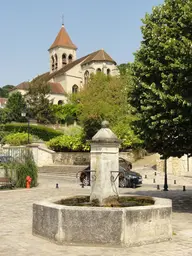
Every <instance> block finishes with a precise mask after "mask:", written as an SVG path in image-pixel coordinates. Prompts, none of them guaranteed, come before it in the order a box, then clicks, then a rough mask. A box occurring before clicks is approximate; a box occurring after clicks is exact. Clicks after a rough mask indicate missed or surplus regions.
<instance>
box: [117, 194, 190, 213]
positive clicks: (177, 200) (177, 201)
mask: <svg viewBox="0 0 192 256" xmlns="http://www.w3.org/2000/svg"><path fill="white" fill-rule="evenodd" d="M121 194H134V195H135V194H137V195H146V196H153V197H162V198H168V199H171V200H172V203H173V212H180V213H192V190H188V191H181V190H179V191H178V190H170V191H138V190H134V191H130V192H125V193H121Z"/></svg>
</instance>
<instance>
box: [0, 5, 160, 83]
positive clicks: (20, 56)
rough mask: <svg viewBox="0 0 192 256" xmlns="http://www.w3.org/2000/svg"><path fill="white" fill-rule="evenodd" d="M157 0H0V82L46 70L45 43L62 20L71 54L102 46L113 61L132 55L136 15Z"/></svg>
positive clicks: (138, 36)
mask: <svg viewBox="0 0 192 256" xmlns="http://www.w3.org/2000/svg"><path fill="white" fill-rule="evenodd" d="M163 2H164V1H163V0H119V1H117V0H97V1H95V0H81V1H80V0H73V1H72V0H70V1H69V0H56V1H50V0H0V51H1V54H0V56H1V59H0V60H1V65H0V86H4V85H6V84H13V85H17V84H19V83H20V82H23V81H27V80H30V79H32V78H33V77H34V76H36V75H38V74H41V73H43V72H47V71H48V70H49V54H48V51H47V50H48V48H49V47H50V45H51V44H52V43H53V41H54V39H55V37H56V35H57V33H58V31H59V30H60V27H61V23H62V14H64V23H65V27H66V30H67V31H68V33H69V35H70V37H71V39H72V41H73V43H74V44H76V45H77V47H78V51H77V57H78V58H79V57H81V56H84V55H86V54H88V53H90V52H93V51H96V50H98V49H101V48H103V49H104V50H105V51H106V52H107V53H108V54H109V55H110V56H111V57H112V58H113V59H114V60H116V61H117V63H118V64H121V63H127V62H130V61H133V60H134V57H133V53H134V52H135V51H136V50H137V49H138V47H139V45H140V41H141V39H142V35H141V32H140V26H141V25H142V22H141V18H143V17H144V16H145V13H146V12H151V11H152V7H153V6H156V5H159V4H162V3H163Z"/></svg>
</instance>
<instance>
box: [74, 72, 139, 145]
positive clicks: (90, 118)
mask: <svg viewBox="0 0 192 256" xmlns="http://www.w3.org/2000/svg"><path fill="white" fill-rule="evenodd" d="M127 81H128V79H127V77H123V76H122V77H112V76H106V75H104V74H103V73H98V74H96V75H92V76H91V77H90V79H89V82H88V84H87V85H85V86H84V88H83V89H82V90H81V91H80V93H79V94H78V95H77V97H78V99H76V101H77V102H79V115H78V118H79V119H80V122H81V123H82V125H83V127H84V130H85V133H86V137H87V138H88V139H91V138H92V136H93V135H95V133H96V132H97V130H98V129H99V128H100V127H101V122H102V120H107V121H109V123H110V127H111V128H112V129H113V130H114V131H115V132H117V134H118V136H119V138H120V139H122V140H123V141H124V142H125V143H124V146H125V147H130V146H132V145H133V142H134V143H136V141H137V143H140V141H139V140H138V139H137V138H136V136H135V135H134V132H133V130H132V128H131V121H132V120H133V119H134V117H133V116H132V115H131V107H130V105H129V104H128V102H127V95H128V91H129V85H128V84H127Z"/></svg>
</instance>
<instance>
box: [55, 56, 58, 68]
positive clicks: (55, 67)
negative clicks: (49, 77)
mask: <svg viewBox="0 0 192 256" xmlns="http://www.w3.org/2000/svg"><path fill="white" fill-rule="evenodd" d="M57 61H58V60H57V54H55V70H57V64H58V62H57Z"/></svg>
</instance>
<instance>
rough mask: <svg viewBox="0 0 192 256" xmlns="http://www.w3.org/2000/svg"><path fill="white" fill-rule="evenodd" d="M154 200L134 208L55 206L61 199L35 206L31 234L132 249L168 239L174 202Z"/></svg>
mask: <svg viewBox="0 0 192 256" xmlns="http://www.w3.org/2000/svg"><path fill="white" fill-rule="evenodd" d="M62 199H63V198H62ZM152 199H153V200H154V205H148V206H134V207H86V206H66V205H60V204H56V203H55V202H58V201H60V200H61V198H55V199H50V200H46V201H42V202H38V203H34V204H33V227H32V229H33V230H32V232H33V234H34V235H37V236H41V237H44V238H46V239H49V240H51V241H53V242H56V243H58V244H81V245H106V246H127V247H129V246H137V245H142V244H147V243H155V242H161V241H166V240H169V239H171V237H172V219H171V216H172V201H171V200H169V199H164V198H154V197H153V198H152Z"/></svg>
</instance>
